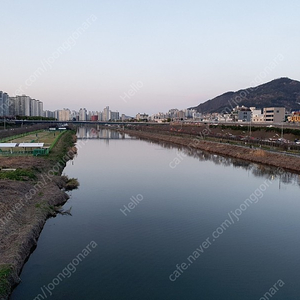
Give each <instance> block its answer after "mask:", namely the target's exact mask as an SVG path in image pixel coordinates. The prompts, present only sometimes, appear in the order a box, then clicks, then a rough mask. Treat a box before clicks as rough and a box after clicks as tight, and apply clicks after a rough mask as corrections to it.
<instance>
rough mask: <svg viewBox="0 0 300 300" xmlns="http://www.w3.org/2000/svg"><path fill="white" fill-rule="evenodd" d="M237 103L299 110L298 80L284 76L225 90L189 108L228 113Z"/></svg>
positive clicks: (203, 111) (299, 92)
mask: <svg viewBox="0 0 300 300" xmlns="http://www.w3.org/2000/svg"><path fill="white" fill-rule="evenodd" d="M237 105H239V106H242V105H244V106H247V107H251V106H255V107H257V108H264V107H285V108H286V110H287V111H288V112H289V111H292V110H300V82H299V81H296V80H292V79H289V78H286V77H284V78H279V79H275V80H272V81H270V82H268V83H265V84H262V85H259V86H257V87H250V88H247V89H243V90H239V91H237V92H227V93H225V94H222V95H220V96H217V97H215V98H214V99H211V100H208V101H206V102H204V103H201V104H199V105H198V106H196V107H191V109H196V110H197V111H198V112H201V113H213V112H219V113H221V112H223V113H224V112H227V113H229V112H230V111H231V110H232V108H234V107H236V106H237Z"/></svg>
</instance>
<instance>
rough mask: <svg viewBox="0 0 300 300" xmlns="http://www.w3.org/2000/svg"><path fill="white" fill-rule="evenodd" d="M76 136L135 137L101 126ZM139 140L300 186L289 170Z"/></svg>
mask: <svg viewBox="0 0 300 300" xmlns="http://www.w3.org/2000/svg"><path fill="white" fill-rule="evenodd" d="M77 137H78V138H79V139H105V140H107V142H108V141H109V140H110V139H114V140H116V139H125V138H132V139H136V138H135V137H130V136H128V135H127V134H124V133H122V131H119V130H112V129H111V128H103V127H99V126H98V127H92V126H91V127H90V126H84V127H79V128H78V130H77ZM139 139H140V140H145V141H148V142H150V143H154V144H157V145H160V146H162V147H163V148H167V149H177V150H178V151H180V152H182V153H183V154H184V155H187V156H191V157H194V158H196V159H198V160H199V161H212V162H213V163H214V164H216V165H221V166H224V167H231V166H232V167H234V168H242V169H245V170H247V171H248V172H251V173H252V174H253V175H254V176H255V177H265V178H270V177H271V178H272V179H277V178H279V179H280V180H279V188H281V183H283V184H293V185H298V186H299V187H300V175H298V174H294V173H291V172H289V171H284V170H282V169H280V170H279V169H278V168H276V167H271V166H266V165H261V164H256V163H251V162H248V161H244V160H241V159H236V158H231V157H226V156H220V155H216V154H212V153H209V152H206V151H202V150H200V149H193V148H189V147H187V146H183V145H175V144H172V143H168V142H165V141H152V140H151V141H149V139H146V138H139Z"/></svg>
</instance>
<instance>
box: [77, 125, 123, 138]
mask: <svg viewBox="0 0 300 300" xmlns="http://www.w3.org/2000/svg"><path fill="white" fill-rule="evenodd" d="M77 138H79V139H110V140H117V139H125V138H126V135H125V134H124V133H122V132H118V131H115V130H110V129H108V128H102V127H101V128H100V127H97V128H95V127H88V126H84V127H79V128H78V129H77Z"/></svg>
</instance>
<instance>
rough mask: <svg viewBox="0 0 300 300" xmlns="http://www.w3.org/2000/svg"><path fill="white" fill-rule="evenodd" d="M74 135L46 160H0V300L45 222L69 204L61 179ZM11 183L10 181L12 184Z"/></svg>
mask: <svg viewBox="0 0 300 300" xmlns="http://www.w3.org/2000/svg"><path fill="white" fill-rule="evenodd" d="M75 142H76V136H75V135H74V132H73V131H68V132H66V133H65V134H63V135H62V136H61V137H60V139H59V140H58V141H57V143H56V145H55V147H54V148H53V149H52V152H51V153H50V155H49V156H48V157H33V156H17V157H16V156H15V157H0V167H1V168H2V169H12V170H16V171H3V170H2V171H1V178H2V179H1V180H0V189H1V195H0V299H1V300H2V299H8V297H9V294H10V292H11V290H12V288H13V287H14V286H15V285H16V284H18V283H19V282H20V278H19V274H20V272H21V270H22V267H23V265H24V263H25V262H26V260H27V259H28V257H29V256H30V254H31V252H32V251H33V250H34V248H35V247H36V244H37V240H38V237H39V235H40V233H41V231H42V229H43V227H44V225H45V223H46V220H47V218H49V217H50V216H54V215H55V214H56V212H55V207H57V206H61V205H63V204H64V203H65V202H66V201H67V200H68V198H69V197H68V195H67V194H66V192H65V189H66V186H67V181H68V179H67V178H65V177H64V176H61V174H62V171H63V169H64V167H65V165H66V162H67V161H68V160H70V159H73V157H74V155H75V154H76V148H75V147H74V143H75ZM12 179H13V180H12Z"/></svg>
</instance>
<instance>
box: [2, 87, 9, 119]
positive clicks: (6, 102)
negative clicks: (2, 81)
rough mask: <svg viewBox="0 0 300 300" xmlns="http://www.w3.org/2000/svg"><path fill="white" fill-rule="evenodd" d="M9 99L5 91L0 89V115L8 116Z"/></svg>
mask: <svg viewBox="0 0 300 300" xmlns="http://www.w3.org/2000/svg"><path fill="white" fill-rule="evenodd" d="M9 106H10V99H9V96H8V94H7V93H5V92H2V91H0V116H1V117H7V116H9Z"/></svg>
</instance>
